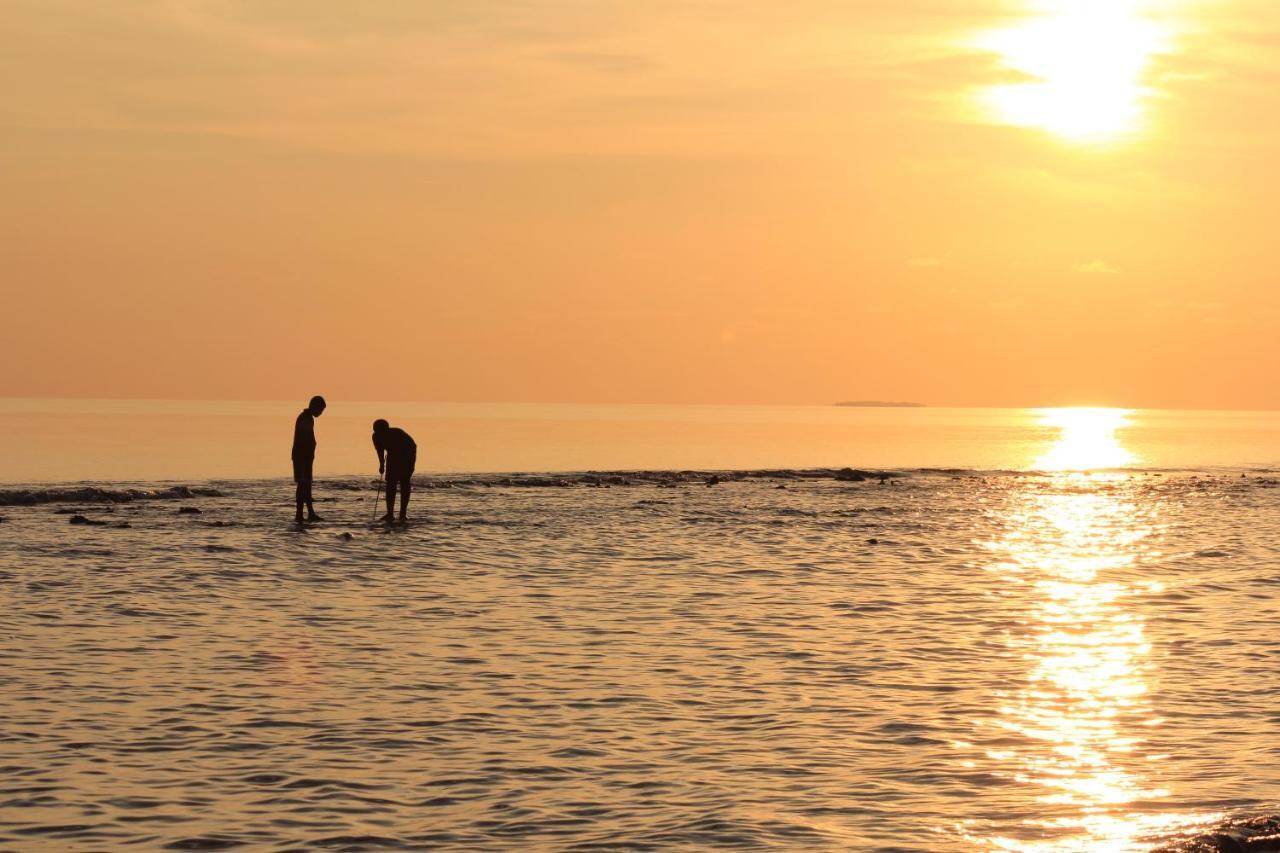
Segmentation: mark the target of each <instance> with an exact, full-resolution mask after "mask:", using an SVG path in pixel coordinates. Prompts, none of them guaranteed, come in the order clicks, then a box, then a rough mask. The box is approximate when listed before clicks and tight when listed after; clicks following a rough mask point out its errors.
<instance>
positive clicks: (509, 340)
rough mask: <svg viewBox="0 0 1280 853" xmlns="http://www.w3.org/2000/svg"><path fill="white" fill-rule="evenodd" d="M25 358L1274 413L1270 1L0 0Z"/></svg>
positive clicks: (442, 388) (164, 374)
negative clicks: (354, 0) (2, 4)
mask: <svg viewBox="0 0 1280 853" xmlns="http://www.w3.org/2000/svg"><path fill="white" fill-rule="evenodd" d="M4 17H5V24H4V27H3V28H2V29H0V80H3V82H4V91H5V93H6V97H5V98H4V99H3V101H0V154H2V156H0V234H2V235H3V236H0V261H2V262H3V278H2V279H0V281H2V282H3V284H2V285H0V287H2V288H3V305H4V309H5V310H4V311H3V312H2V313H0V361H2V362H3V363H4V364H5V365H6V368H7V369H6V370H4V371H3V373H0V395H4V396H98V397H160V398H238V399H257V398H290V399H291V398H299V399H302V398H305V397H306V396H308V395H310V394H311V393H315V392H317V391H320V392H323V393H325V394H327V395H328V396H329V397H330V398H332V399H343V398H346V399H418V400H457V401H471V400H503V401H522V400H535V401H637V402H638V401H652V402H760V403H773V402H777V403H827V402H831V401H834V400H840V399H859V398H892V399H914V400H921V401H925V402H929V403H933V404H938V405H1065V404H1084V403H1089V404H1113V405H1126V406H1174V407H1224V408H1280V382H1277V381H1276V376H1275V374H1276V368H1277V365H1280V334H1277V333H1276V330H1277V328H1280V289H1277V288H1276V287H1275V284H1274V281H1275V272H1274V270H1273V255H1274V253H1275V247H1276V242H1277V241H1276V237H1275V235H1276V224H1275V217H1274V207H1275V204H1276V202H1275V200H1274V196H1275V194H1276V189H1275V187H1276V186H1277V185H1280V156H1278V155H1280V145H1278V144H1277V141H1278V137H1280V118H1277V116H1280V109H1278V107H1280V103H1278V101H1280V94H1278V93H1280V87H1277V85H1276V82H1277V77H1278V76H1280V54H1278V53H1277V50H1276V48H1277V47H1280V5H1277V4H1276V3H1275V2H1274V0H1219V2H1214V3H1208V2H1173V1H1172V0H1170V2H1164V3H1161V2H1136V0H1135V2H1127V1H1126V0H1107V2H1102V1H1101V0H990V2H982V3H975V2H973V0H892V2H890V0H854V2H849V0H792V2H788V3H778V2H775V0H646V2H643V3H635V2H622V1H621V0H616V1H615V0H537V2H529V0H467V2H465V3H461V2H457V3H455V2H449V3H446V2H440V0H380V2H377V3H373V2H368V3H352V2H349V0H310V2H307V3H300V2H293V0H119V2H112V3H103V2H101V0H9V2H7V3H5V13H4Z"/></svg>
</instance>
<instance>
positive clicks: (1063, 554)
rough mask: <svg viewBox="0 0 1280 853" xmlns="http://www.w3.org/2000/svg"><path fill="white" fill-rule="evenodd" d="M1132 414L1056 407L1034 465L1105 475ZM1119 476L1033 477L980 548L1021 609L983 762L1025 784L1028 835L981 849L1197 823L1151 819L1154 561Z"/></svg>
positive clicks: (1129, 846) (1119, 458) (1051, 845)
mask: <svg viewBox="0 0 1280 853" xmlns="http://www.w3.org/2000/svg"><path fill="white" fill-rule="evenodd" d="M1127 414H1128V413H1127V412H1125V411H1122V410H1115V409H1054V410H1045V411H1043V412H1042V413H1041V415H1042V417H1044V419H1045V422H1046V423H1047V424H1048V425H1050V426H1054V427H1056V428H1058V429H1059V430H1060V432H1059V434H1058V438H1057V443H1056V444H1055V446H1054V447H1053V448H1052V449H1051V450H1050V451H1049V452H1048V453H1047V454H1046V455H1045V456H1044V458H1043V459H1042V460H1041V467H1044V468H1057V469H1060V470H1063V471H1067V470H1069V469H1077V468H1088V467H1109V466H1112V465H1115V464H1120V463H1123V462H1124V461H1125V460H1127V459H1129V458H1131V455H1130V454H1129V453H1128V451H1127V450H1126V449H1125V448H1124V447H1123V445H1122V444H1121V443H1120V441H1119V439H1118V437H1117V432H1118V430H1119V429H1120V428H1121V427H1122V426H1123V425H1124V423H1125V416H1126V415H1127ZM1132 484H1133V481H1132V479H1131V475H1128V474H1124V473H1105V474H1097V473H1095V474H1083V473H1079V472H1074V471H1073V472H1072V473H1060V474H1058V475H1056V476H1054V477H1052V478H1050V479H1048V480H1040V479H1036V480H1029V481H1027V485H1026V487H1025V488H1024V489H1023V490H1021V491H1019V492H1017V493H1015V494H1014V495H1013V496H1012V497H1011V500H1012V503H1011V504H1010V505H1009V507H1008V508H1007V509H1006V511H1005V513H1004V515H1005V517H1004V519H1003V521H1004V528H1005V531H1006V533H1005V535H1004V537H1003V538H1002V539H1000V540H999V541H996V542H993V543H989V546H988V547H989V548H990V550H991V552H992V554H993V556H994V557H995V559H994V561H993V563H992V565H991V567H990V570H991V571H992V572H995V573H997V574H998V575H1000V576H1001V584H1002V585H1003V586H1004V587H1005V588H1007V589H1009V590H1011V591H1012V592H1011V593H1010V595H1012V596H1014V597H1015V600H1016V601H1017V605H1016V606H1017V608H1018V610H1020V611H1021V613H1022V615H1021V616H1020V618H1019V623H1018V627H1017V628H1016V629H1014V630H1013V631H1011V633H1010V636H1009V638H1008V653H1009V654H1010V655H1011V657H1012V658H1013V659H1015V660H1019V661H1021V662H1023V663H1024V665H1025V670H1024V672H1025V675H1024V678H1023V681H1022V684H1021V685H1020V686H1018V687H1014V688H1011V689H1010V690H1008V691H1003V692H1000V693H998V694H997V695H996V696H995V697H994V705H995V711H994V715H993V718H992V720H991V721H990V726H991V728H992V729H993V730H994V732H995V735H994V736H993V739H992V742H993V743H995V744H999V746H998V747H991V748H988V750H987V753H986V757H987V759H988V760H990V761H993V762H995V763H996V765H997V766H998V767H999V768H1000V770H999V771H997V772H998V773H999V775H1001V776H1003V777H1005V778H1007V779H1010V780H1012V781H1014V782H1015V783H1017V784H1018V785H1019V787H1020V788H1023V789H1025V791H1026V796H1028V797H1029V798H1030V799H1031V800H1032V802H1033V805H1030V806H1029V807H1027V808H1026V809H1025V811H1026V814H1027V818H1026V820H1025V821H1024V828H1025V830H1026V832H1025V837H1011V836H1010V835H1008V834H1001V835H998V836H996V837H988V838H984V839H981V841H982V842H983V844H984V846H986V847H988V848H990V849H997V850H1017V851H1089V853H1117V851H1128V850H1139V849H1146V848H1147V847H1149V846H1150V845H1149V843H1148V842H1149V840H1150V839H1151V838H1152V837H1153V836H1156V835H1163V834H1167V833H1170V832H1174V831H1177V830H1179V829H1181V828H1182V827H1185V826H1188V825H1191V824H1194V823H1200V822H1203V821H1204V820H1205V819H1206V816H1205V815H1203V814H1201V815H1186V814H1181V815H1179V814H1173V813H1167V812H1160V811H1158V810H1157V808H1158V807H1157V806H1156V803H1157V802H1158V801H1159V800H1160V799H1162V798H1165V797H1167V796H1168V795H1169V792H1168V791H1166V790H1164V789H1163V788H1162V787H1161V785H1160V783H1159V782H1158V781H1157V779H1155V778H1153V777H1156V776H1158V773H1159V765H1160V762H1161V761H1163V760H1164V759H1165V756H1163V755H1161V754H1159V753H1158V752H1157V751H1156V750H1155V749H1154V748H1151V747H1149V746H1148V743H1147V741H1148V738H1149V736H1150V735H1151V733H1152V732H1153V731H1155V730H1156V729H1158V727H1159V726H1160V725H1161V724H1162V722H1163V721H1162V720H1161V719H1160V717H1159V715H1158V713H1157V712H1156V710H1155V709H1154V708H1153V707H1152V705H1151V703H1150V699H1149V693H1150V690H1151V684H1152V676H1153V668H1154V666H1155V663H1154V661H1153V649H1152V645H1151V642H1150V641H1149V640H1148V638H1147V632H1146V619H1145V617H1144V614H1143V609H1142V606H1141V602H1142V598H1143V597H1144V596H1145V595H1148V594H1150V593H1153V592H1159V591H1160V590H1161V589H1162V586H1161V584H1160V582H1159V581H1158V580H1156V579H1153V578H1150V577H1146V576H1144V574H1143V572H1142V571H1141V569H1142V567H1143V566H1144V565H1146V564H1148V563H1150V562H1152V559H1151V558H1152V557H1153V556H1155V552H1154V545H1153V539H1154V536H1153V534H1155V532H1156V531H1157V529H1158V519H1157V516H1156V509H1155V508H1154V507H1152V506H1151V505H1147V504H1142V505H1140V504H1139V503H1138V502H1136V501H1135V500H1134V499H1133V497H1132V495H1131V494H1130V492H1129V488H1130V487H1132Z"/></svg>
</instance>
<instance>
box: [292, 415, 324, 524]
mask: <svg viewBox="0 0 1280 853" xmlns="http://www.w3.org/2000/svg"><path fill="white" fill-rule="evenodd" d="M324 409H325V402H324V397H320V396H316V397H312V398H311V402H310V403H308V404H307V407H306V408H305V409H303V410H302V414H300V415H298V419H297V420H296V421H295V422H294V424H293V481H294V482H295V483H297V484H298V490H297V494H296V496H295V502H296V503H297V505H298V515H297V520H298V521H299V522H301V521H302V507H303V505H304V504H305V505H306V507H307V521H320V516H318V515H316V509H315V507H314V506H312V505H311V479H312V468H313V467H314V466H315V461H316V418H318V417H320V415H322V414H324Z"/></svg>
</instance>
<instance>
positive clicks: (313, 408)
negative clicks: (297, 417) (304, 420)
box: [307, 394, 327, 418]
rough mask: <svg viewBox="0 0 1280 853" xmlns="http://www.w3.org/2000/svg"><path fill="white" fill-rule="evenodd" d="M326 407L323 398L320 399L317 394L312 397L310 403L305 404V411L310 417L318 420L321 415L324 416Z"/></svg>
mask: <svg viewBox="0 0 1280 853" xmlns="http://www.w3.org/2000/svg"><path fill="white" fill-rule="evenodd" d="M326 405H327V404H326V403H325V401H324V397H321V396H320V395H319V394H317V395H316V396H314V397H312V398H311V402H310V403H308V404H307V411H308V412H310V413H311V416H312V417H314V418H318V417H320V416H321V415H322V414H324V410H325V407H326Z"/></svg>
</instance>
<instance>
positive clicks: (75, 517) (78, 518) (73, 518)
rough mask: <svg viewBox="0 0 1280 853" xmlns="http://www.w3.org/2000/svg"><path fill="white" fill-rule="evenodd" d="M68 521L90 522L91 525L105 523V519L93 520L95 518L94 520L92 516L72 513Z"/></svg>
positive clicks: (73, 522) (75, 522) (74, 522)
mask: <svg viewBox="0 0 1280 853" xmlns="http://www.w3.org/2000/svg"><path fill="white" fill-rule="evenodd" d="M69 521H70V522H71V523H72V524H91V525H96V526H101V525H103V524H106V522H105V521H95V520H94V519H92V518H85V517H84V516H83V515H73V516H71V518H70V519H69Z"/></svg>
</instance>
